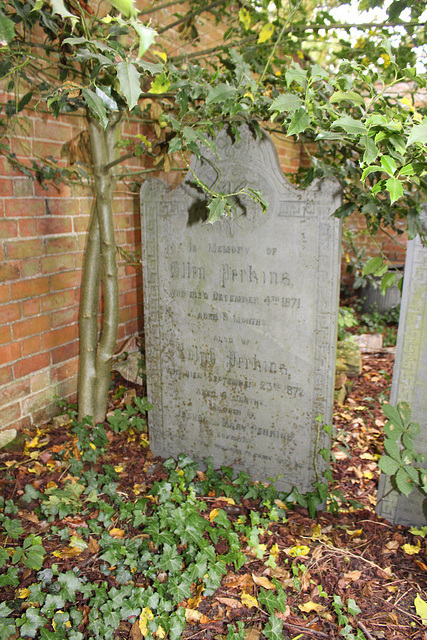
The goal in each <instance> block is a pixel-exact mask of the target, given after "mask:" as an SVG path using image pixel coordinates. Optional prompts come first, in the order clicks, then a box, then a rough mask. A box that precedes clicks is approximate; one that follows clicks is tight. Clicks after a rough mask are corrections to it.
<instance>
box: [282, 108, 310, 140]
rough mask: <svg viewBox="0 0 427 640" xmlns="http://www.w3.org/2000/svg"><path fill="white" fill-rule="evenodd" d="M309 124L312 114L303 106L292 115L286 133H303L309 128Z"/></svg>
mask: <svg viewBox="0 0 427 640" xmlns="http://www.w3.org/2000/svg"><path fill="white" fill-rule="evenodd" d="M309 125H310V116H309V115H308V113H307V111H306V110H305V109H304V108H303V107H301V108H300V109H297V110H296V111H295V113H294V115H293V116H292V120H291V123H290V125H289V129H288V132H287V134H286V135H288V136H293V135H297V134H298V133H302V132H303V131H305V130H306V129H307V127H308V126H309Z"/></svg>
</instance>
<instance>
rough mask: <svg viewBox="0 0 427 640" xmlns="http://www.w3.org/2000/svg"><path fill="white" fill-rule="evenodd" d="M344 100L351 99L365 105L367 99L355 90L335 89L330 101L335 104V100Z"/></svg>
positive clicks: (355, 102)
mask: <svg viewBox="0 0 427 640" xmlns="http://www.w3.org/2000/svg"><path fill="white" fill-rule="evenodd" d="M343 100H349V101H350V102H352V103H354V104H359V105H364V104H365V101H364V99H363V98H362V96H361V95H359V94H358V93H356V92H355V91H341V90H340V91H335V93H333V94H332V95H331V97H330V98H329V102H331V103H332V104H334V102H342V101H343Z"/></svg>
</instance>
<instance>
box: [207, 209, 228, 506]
mask: <svg viewBox="0 0 427 640" xmlns="http://www.w3.org/2000/svg"><path fill="white" fill-rule="evenodd" d="M208 209H209V222H210V223H211V224H213V223H214V222H217V221H218V220H220V219H221V218H222V216H223V215H225V200H224V199H223V198H214V199H213V200H211V201H210V202H209V204H208ZM215 515H218V514H215Z"/></svg>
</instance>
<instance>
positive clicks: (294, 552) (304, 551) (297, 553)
mask: <svg viewBox="0 0 427 640" xmlns="http://www.w3.org/2000/svg"><path fill="white" fill-rule="evenodd" d="M285 552H286V553H287V554H288V555H289V556H291V558H299V557H301V556H308V554H309V553H310V547H307V546H306V545H304V544H302V545H299V546H296V547H290V548H288V549H285Z"/></svg>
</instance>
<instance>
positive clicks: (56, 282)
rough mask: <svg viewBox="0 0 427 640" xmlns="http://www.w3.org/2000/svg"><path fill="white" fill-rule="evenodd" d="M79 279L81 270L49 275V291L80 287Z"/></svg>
mask: <svg viewBox="0 0 427 640" xmlns="http://www.w3.org/2000/svg"><path fill="white" fill-rule="evenodd" d="M81 279H82V271H81V270H78V271H77V270H76V271H66V272H64V273H57V274H55V275H53V276H51V277H50V289H51V291H61V290H63V289H72V288H74V287H80V284H81Z"/></svg>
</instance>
